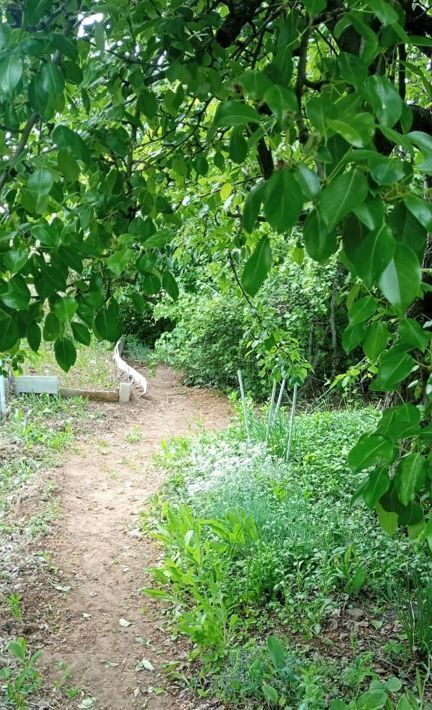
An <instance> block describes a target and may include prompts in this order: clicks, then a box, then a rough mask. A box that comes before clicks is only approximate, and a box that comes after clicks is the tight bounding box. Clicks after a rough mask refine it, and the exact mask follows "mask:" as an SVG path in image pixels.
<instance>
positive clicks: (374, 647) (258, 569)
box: [146, 407, 432, 710]
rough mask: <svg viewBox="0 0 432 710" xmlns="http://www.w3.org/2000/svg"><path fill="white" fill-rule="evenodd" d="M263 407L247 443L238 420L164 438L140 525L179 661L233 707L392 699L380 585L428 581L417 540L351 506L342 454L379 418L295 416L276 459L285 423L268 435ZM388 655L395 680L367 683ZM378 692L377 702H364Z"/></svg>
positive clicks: (390, 636)
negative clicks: (160, 556)
mask: <svg viewBox="0 0 432 710" xmlns="http://www.w3.org/2000/svg"><path fill="white" fill-rule="evenodd" d="M250 416H252V415H250ZM256 416H257V417H261V415H256ZM265 416H266V415H265V413H264V414H263V415H262V420H261V423H260V421H259V420H257V421H255V422H253V426H251V427H250V432H251V436H252V437H253V439H252V440H251V441H247V440H245V436H244V431H243V429H242V427H241V426H240V425H239V426H234V427H233V428H231V429H230V430H229V431H227V432H225V433H222V434H220V433H218V434H212V435H210V434H205V435H203V436H201V437H200V438H199V439H195V440H191V441H187V440H184V439H178V440H174V441H173V442H171V443H170V444H167V445H165V447H164V451H163V453H162V455H161V457H160V463H161V464H162V465H164V466H165V468H167V469H168V471H169V473H170V480H169V483H168V484H167V486H166V488H165V491H164V494H163V496H162V497H161V498H159V500H158V501H157V504H156V507H155V508H154V510H153V518H152V519H150V520H147V523H146V524H147V525H150V527H151V528H152V529H153V530H154V533H155V535H156V537H157V538H158V539H159V540H160V541H161V542H162V544H163V547H164V551H165V557H164V560H163V562H162V563H161V565H160V566H158V567H156V568H154V569H153V570H152V572H153V575H154V579H155V581H156V582H157V586H156V588H154V589H150V590H146V591H147V592H148V593H149V594H152V595H153V596H156V597H162V598H165V599H166V600H168V601H169V602H171V604H172V609H173V613H174V619H175V621H176V624H177V626H178V628H179V630H180V632H182V633H184V634H186V635H187V636H188V637H189V638H190V640H191V641H192V651H191V659H192V660H193V659H195V658H198V657H199V658H200V662H201V664H204V668H203V669H202V675H201V680H200V683H201V686H200V690H201V692H206V691H209V692H216V694H218V695H219V696H220V697H221V698H222V699H223V700H225V701H229V702H234V703H237V704H240V705H239V706H240V707H241V706H242V705H241V703H244V706H245V707H254V706H255V705H256V706H257V707H263V704H266V705H270V706H271V705H274V706H276V705H277V706H279V707H285V706H286V707H308V708H309V707H311V708H326V707H329V704H330V703H332V702H333V701H334V702H335V703H336V702H345V701H347V702H348V703H351V704H349V705H340V706H338V705H334V708H335V710H337V708H338V707H341V708H342V707H353V708H357V707H359V708H361V707H365V708H366V707H394V706H395V705H392V704H391V703H396V702H399V700H400V698H401V697H403V698H405V696H406V693H407V692H408V690H409V687H410V685H411V684H412V683H414V682H415V679H414V677H413V675H412V670H411V666H410V659H411V658H412V653H411V655H410V649H411V652H412V643H411V641H409V638H408V637H409V630H408V631H407V630H405V633H404V627H403V624H401V621H398V613H397V609H396V607H395V605H394V604H392V603H391V601H389V590H390V589H392V590H393V594H397V595H398V597H401V594H402V592H401V589H402V588H406V580H408V579H409V578H410V577H411V576H412V575H413V574H414V573H415V574H416V575H418V578H419V579H423V580H424V579H426V578H427V577H428V576H429V575H430V573H431V571H432V565H431V562H430V560H429V558H428V557H427V555H426V554H425V552H424V550H423V548H422V547H420V546H419V545H418V544H417V543H415V542H412V541H410V540H409V539H408V538H403V537H397V538H394V539H393V538H390V537H388V536H387V535H386V533H384V532H383V531H382V530H381V529H380V527H379V525H378V524H377V523H376V520H375V518H374V517H373V516H372V515H371V514H368V513H367V512H365V510H364V508H362V507H356V506H352V505H351V498H352V494H353V491H355V490H356V489H357V487H358V485H359V483H360V482H361V479H360V480H359V476H358V474H353V473H352V472H351V471H350V470H349V469H348V467H347V465H346V454H347V452H348V450H349V449H350V447H351V446H352V444H353V443H354V442H355V441H356V439H357V438H358V436H359V435H360V434H361V433H363V432H365V431H367V430H370V429H372V428H373V426H374V422H375V421H376V418H377V416H378V414H377V412H376V411H375V410H374V409H373V408H371V407H369V408H362V409H359V410H355V411H333V412H317V413H314V414H303V415H301V416H299V417H298V419H297V423H296V430H295V437H294V442H293V447H292V452H291V456H290V460H289V461H288V462H286V461H285V460H284V458H282V457H281V456H278V455H277V454H278V453H279V451H282V450H283V447H284V442H285V440H286V433H287V431H286V429H287V424H286V423H283V422H281V423H280V426H279V429H278V431H279V432H280V435H279V436H277V435H276V434H275V432H274V431H273V433H272V437H273V438H272V439H271V440H267V443H266V439H268V436H267V433H266V432H265V426H264V424H263V421H265ZM395 580H397V587H396V584H395ZM423 607H424V604H423ZM423 607H421V608H422V609H423ZM418 608H419V609H420V606H418ZM399 618H400V619H402V617H401V615H399ZM423 618H425V613H423ZM333 628H337V629H338V631H337V633H336V634H335V633H333V631H332V629H333ZM362 629H366V631H364V632H363V631H362ZM383 630H384V632H383ZM382 633H385V643H383V636H382ZM338 634H340V635H341V637H342V639H343V640H342V642H341V643H340V644H338ZM364 636H366V638H364ZM266 639H267V641H266ZM271 639H275V640H273V641H271ZM278 639H283V642H282V643H281V642H280V641H279V640H278ZM408 641H409V642H408ZM278 643H279V644H280V650H279V652H278V653H279V659H280V667H278V666H277V665H275V663H274V658H272V653H273V655H274V653H276V652H275V650H274V649H275V648H276V647H277V644H278ZM269 644H270V645H271V646H272V648H273V651H270V649H269ZM398 644H399V645H398ZM281 649H283V650H281ZM365 649H366V650H365ZM365 654H366V655H365ZM392 654H393V655H392ZM395 658H396V659H397V660H396V662H397V663H398V664H399V668H400V672H399V674H398V675H399V678H398V683H399V684H398V689H397V690H396V682H394V683H393V686H391V687H390V688H388V687H387V686H385V685H383V687H381V686H380V687H379V688H378V686H376V687H375V686H372V688H370V687H369V686H370V684H371V683H384V684H385V683H386V682H387V680H388V678H389V677H391V676H392V675H394V674H393V671H391V669H392V668H393V666H392V664H394V663H395ZM282 659H284V660H283V661H282ZM282 669H285V670H283V672H282ZM209 677H211V682H209V681H208V678H209ZM378 690H379V692H380V693H381V695H380V696H379V697H380V698H381V699H382V700H383V703H384V704H381V705H376V706H375V705H373V706H372V705H368V704H365V703H369V702H372V701H371V700H370V697H372V699H373V697H374V696H373V695H372V696H368V695H367V694H368V693H372V694H373V693H377V692H378ZM364 694H366V695H365V697H364V698H363V700H360V698H361V697H362V695H364ZM377 697H378V696H377ZM341 698H342V699H343V700H341ZM404 702H405V700H404ZM407 702H408V700H407ZM422 702H423V701H422ZM352 703H354V704H352ZM358 703H360V704H358ZM385 703H390V704H388V705H385ZM400 707H411V706H409V705H401V706H400ZM419 707H420V706H419ZM424 707H427V705H424Z"/></svg>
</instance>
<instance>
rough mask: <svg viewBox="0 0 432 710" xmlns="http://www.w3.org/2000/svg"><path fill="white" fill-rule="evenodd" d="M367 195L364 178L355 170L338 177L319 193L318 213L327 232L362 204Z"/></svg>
mask: <svg viewBox="0 0 432 710" xmlns="http://www.w3.org/2000/svg"><path fill="white" fill-rule="evenodd" d="M367 193H368V185H367V181H366V178H365V177H364V175H362V173H360V172H358V171H357V170H353V171H352V172H348V173H344V174H343V175H339V177H337V178H336V179H335V180H333V181H332V182H331V183H330V185H328V186H327V187H326V188H324V190H322V192H321V197H320V201H319V206H320V212H321V214H322V217H323V219H324V221H325V223H326V224H327V227H328V229H329V231H331V230H333V229H334V228H335V227H336V225H337V224H339V222H341V221H342V219H343V218H344V217H346V215H347V214H349V213H350V212H352V210H353V209H355V208H356V207H357V206H358V205H360V204H361V203H362V202H364V200H365V198H366V195H367Z"/></svg>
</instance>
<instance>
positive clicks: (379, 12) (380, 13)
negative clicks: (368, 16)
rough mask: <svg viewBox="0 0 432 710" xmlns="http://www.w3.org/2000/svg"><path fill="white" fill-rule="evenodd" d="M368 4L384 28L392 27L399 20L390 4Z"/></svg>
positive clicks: (373, 0)
mask: <svg viewBox="0 0 432 710" xmlns="http://www.w3.org/2000/svg"><path fill="white" fill-rule="evenodd" d="M366 4H367V5H368V6H369V7H370V8H371V10H372V11H373V13H374V15H376V17H377V18H378V19H379V21H380V22H382V24H383V25H384V27H387V26H388V25H392V24H393V23H394V22H397V21H398V19H399V16H398V14H397V12H396V10H395V9H394V7H392V6H391V5H390V4H389V3H388V2H385V0H366Z"/></svg>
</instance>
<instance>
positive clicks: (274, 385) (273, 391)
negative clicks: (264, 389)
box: [266, 380, 276, 441]
mask: <svg viewBox="0 0 432 710" xmlns="http://www.w3.org/2000/svg"><path fill="white" fill-rule="evenodd" d="M275 397H276V380H273V388H272V393H271V398H270V407H269V412H268V418H267V432H266V441H268V438H269V435H270V427H271V423H272V417H273V407H274V401H275Z"/></svg>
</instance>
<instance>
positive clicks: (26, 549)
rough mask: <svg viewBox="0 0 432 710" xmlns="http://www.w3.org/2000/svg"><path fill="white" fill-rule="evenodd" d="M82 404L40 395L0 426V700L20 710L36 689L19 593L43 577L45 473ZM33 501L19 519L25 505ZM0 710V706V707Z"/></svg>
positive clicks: (80, 416) (17, 405)
mask: <svg viewBox="0 0 432 710" xmlns="http://www.w3.org/2000/svg"><path fill="white" fill-rule="evenodd" d="M87 409H88V408H87V403H86V402H84V401H83V400H80V399H76V398H75V399H68V400H62V399H60V398H54V397H49V396H48V395H42V396H37V395H34V396H33V395H29V396H25V395H22V396H21V397H20V398H12V399H11V402H10V412H9V416H8V417H7V418H6V419H5V420H2V421H1V422H0V559H1V572H0V697H1V702H2V703H4V704H5V707H16V708H26V707H28V703H29V702H30V700H31V699H32V698H34V697H37V692H38V690H39V688H40V686H41V684H42V678H41V675H40V672H39V670H38V668H37V660H38V659H39V658H40V653H39V652H38V651H37V650H36V649H33V648H32V647H31V644H30V643H29V642H28V640H27V639H26V635H27V632H26V630H25V629H26V610H27V609H28V608H29V606H30V605H31V604H32V600H31V599H28V598H27V597H26V596H25V594H24V597H23V590H25V586H26V585H27V584H29V583H30V582H31V580H32V579H33V578H36V577H37V576H38V575H40V574H41V572H42V570H44V569H45V567H46V565H47V561H46V560H45V558H44V556H43V555H41V554H39V552H38V550H37V544H36V543H37V542H38V541H39V540H40V539H41V538H42V537H43V536H44V535H45V534H46V533H47V532H48V531H49V529H50V526H51V524H52V522H53V521H54V520H55V519H56V517H57V516H58V515H59V514H60V511H59V510H58V508H57V507H56V504H55V501H54V499H53V498H52V495H51V494H52V490H51V487H50V483H49V481H47V480H46V472H47V471H49V470H50V469H52V468H53V467H55V466H56V465H58V463H59V461H60V459H61V456H62V455H63V454H64V452H65V450H67V449H68V448H69V447H70V446H71V444H72V442H73V440H74V437H75V433H76V431H77V429H78V427H79V426H82V424H83V420H84V419H85V418H86V415H87ZM33 499H36V500H37V501H38V503H37V505H36V506H35V505H34V504H32V505H30V506H29V508H30V510H29V512H26V500H28V501H31V500H33ZM2 706H3V705H2Z"/></svg>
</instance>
